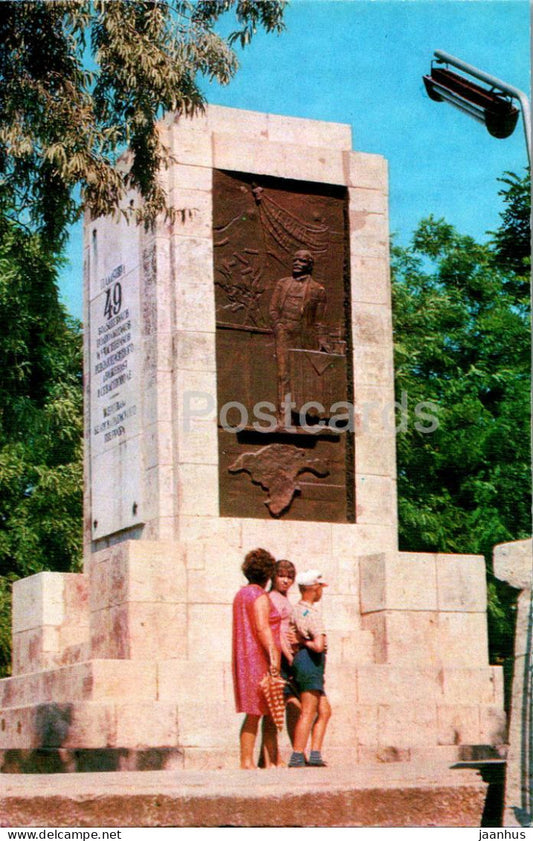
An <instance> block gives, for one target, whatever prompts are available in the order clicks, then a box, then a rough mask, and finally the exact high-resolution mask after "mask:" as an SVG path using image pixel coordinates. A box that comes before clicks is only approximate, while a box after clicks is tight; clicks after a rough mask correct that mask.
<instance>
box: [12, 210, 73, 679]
mask: <svg viewBox="0 0 533 841" xmlns="http://www.w3.org/2000/svg"><path fill="white" fill-rule="evenodd" d="M58 264H59V261H58V260H57V259H56V258H54V257H53V256H51V255H50V254H49V252H48V250H47V249H45V248H43V244H42V240H41V237H40V236H39V235H37V234H31V233H29V232H27V231H24V230H23V229H22V228H20V227H18V226H16V225H15V224H14V223H12V222H11V221H10V220H8V219H6V218H5V217H3V218H2V217H0V323H1V324H2V325H3V330H2V331H1V332H0V358H1V359H2V366H1V367H0V669H1V668H2V666H3V667H4V668H5V667H6V663H7V657H8V655H7V653H6V652H7V651H8V649H9V625H10V620H9V614H10V602H9V593H10V586H11V581H12V580H14V579H16V578H20V577H22V576H25V575H31V574H32V573H35V572H40V571H41V570H43V569H53V570H61V571H68V570H75V569H77V568H78V567H79V564H80V559H81V538H82V535H81V524H82V480H83V469H82V425H83V420H82V398H83V393H82V354H81V331H80V326H79V324H78V323H75V322H74V321H72V320H71V319H69V318H68V316H67V315H66V313H65V311H64V309H63V307H62V306H61V305H60V303H59V301H58V294H57V286H56V274H57V269H58Z"/></svg>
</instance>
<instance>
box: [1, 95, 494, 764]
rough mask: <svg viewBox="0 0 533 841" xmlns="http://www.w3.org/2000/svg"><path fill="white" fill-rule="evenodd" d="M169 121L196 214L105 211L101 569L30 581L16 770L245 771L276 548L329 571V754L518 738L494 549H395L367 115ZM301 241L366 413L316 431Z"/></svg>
mask: <svg viewBox="0 0 533 841" xmlns="http://www.w3.org/2000/svg"><path fill="white" fill-rule="evenodd" d="M161 132H162V135H163V140H164V142H166V143H167V144H168V145H169V147H170V148H171V151H172V154H173V156H174V160H173V163H172V165H171V166H170V168H169V170H168V171H166V172H164V173H162V175H161V177H162V179H163V180H164V182H165V185H166V187H167V190H168V193H169V198H170V201H171V203H172V204H173V206H174V207H175V208H176V210H177V214H176V219H175V221H174V222H163V221H161V222H160V223H159V225H158V227H157V229H156V230H155V231H154V232H152V233H145V232H144V231H142V230H140V229H137V228H135V227H129V226H127V225H126V224H125V223H124V222H115V221H112V220H109V219H99V220H96V221H91V220H87V223H86V249H85V254H86V261H85V267H86V268H85V276H86V315H85V323H86V348H85V370H86V374H87V377H86V382H87V386H86V424H85V428H86V500H85V565H84V572H83V573H82V574H79V575H74V574H68V575H64V574H60V573H41V574H39V575H35V576H32V577H31V578H29V579H25V580H23V581H20V582H17V583H16V584H15V587H14V619H13V633H14V658H13V677H11V678H8V679H5V680H3V681H0V706H1V712H0V722H1V726H0V750H1V751H2V757H3V765H2V767H3V770H5V771H21V770H35V769H41V770H45V769H49V770H87V769H88V768H93V769H94V768H95V767H99V768H105V769H108V770H111V769H122V768H127V769H135V768H137V769H141V768H171V767H172V768H175V767H184V768H191V769H194V768H203V769H209V768H220V767H232V766H233V767H235V765H236V763H237V753H238V732H239V728H240V724H241V721H240V716H237V715H236V714H235V712H234V703H233V686H232V678H231V604H232V600H233V597H234V595H235V593H236V592H237V590H238V589H239V587H240V586H242V584H243V583H244V581H243V578H242V574H241V572H240V567H241V564H242V560H243V557H244V555H245V554H246V552H248V551H249V550H250V549H253V548H255V547H258V546H263V547H264V548H266V549H268V550H269V551H270V552H272V554H273V555H274V556H275V557H276V558H289V559H290V560H291V561H292V562H293V563H294V564H295V566H296V568H297V569H305V568H308V567H310V566H311V567H319V568H320V569H321V570H322V572H323V574H324V577H325V580H326V581H328V583H329V587H328V590H327V592H326V595H325V597H324V600H323V611H324V620H325V625H326V628H327V629H328V646H329V647H328V665H327V691H328V695H329V696H330V698H331V702H332V707H333V717H332V719H331V723H330V726H329V728H328V733H327V737H326V744H325V754H326V755H327V757H328V759H330V761H331V762H332V764H334V763H335V762H336V761H337V758H338V760H339V762H342V764H344V765H345V764H346V762H347V760H348V761H351V762H354V763H355V762H357V763H362V762H369V761H376V760H380V761H395V760H412V759H417V758H428V757H440V758H441V759H442V758H445V759H447V760H449V761H450V762H451V761H454V760H456V759H461V758H463V759H468V758H470V757H471V755H472V750H473V748H472V746H475V748H476V750H477V751H478V752H479V750H481V748H480V747H479V746H483V749H484V750H485V752H486V753H490V752H491V751H493V752H494V751H497V750H498V749H500V748H501V746H502V744H503V742H504V741H505V719H504V714H503V700H502V675H501V669H500V668H498V667H492V666H490V665H489V663H488V654H487V631H486V590H485V570H484V562H483V559H482V558H479V557H474V556H470V555H464V556H458V555H457V556H455V555H440V554H411V553H404V552H398V549H397V514H396V465H395V425H394V383H393V365H392V326H391V303H390V284H389V268H388V249H389V244H388V221H387V189H388V188H387V172H386V164H385V161H384V160H383V159H382V158H380V157H379V156H376V155H367V154H364V153H360V152H353V151H352V150H351V133H350V128H349V127H348V126H344V125H338V124H331V123H320V122H316V121H312V120H299V119H293V118H286V117H277V116H274V115H270V114H259V113H251V112H243V111H236V110H233V109H226V108H219V107H215V106H210V107H209V108H208V109H207V111H206V113H205V115H203V116H201V117H198V118H195V119H185V118H180V119H176V120H175V119H174V117H173V116H169V117H168V118H166V119H165V121H163V123H162V125H161ZM302 248H305V249H306V250H307V251H308V252H310V253H311V254H312V255H313V256H314V268H313V281H312V283H311V281H310V280H309V281H306V284H307V285H306V289H307V290H308V292H306V293H305V295H309V298H305V297H304V299H302V300H303V301H304V303H303V304H302V307H303V310H305V307H306V306H307V305H308V302H309V301H311V298H312V294H316V295H319V294H320V295H322V293H321V292H320V293H319V292H317V289H319V288H322V289H323V290H325V293H324V294H326V295H327V311H326V319H329V320H328V323H327V324H326V327H324V326H321V330H322V331H323V332H324V330H325V329H326V328H327V330H326V332H327V331H329V333H328V335H329V336H330V338H331V337H332V341H334V342H335V345H334V347H333V345H332V348H333V350H334V353H332V356H333V355H334V356H335V359H336V360H338V358H342V365H340V363H336V364H338V367H339V366H340V367H339V370H341V371H342V377H341V376H337V377H335V378H332V382H333V383H334V386H335V389H334V391H331V388H332V386H331V383H330V384H329V385H328V387H327V388H326V385H327V384H326V385H324V388H323V389H322V391H321V392H320V393H321V396H322V397H323V398H324V395H326V394H330V391H331V394H335V395H337V392H339V390H340V392H342V394H340V393H339V394H338V395H337V396H338V401H337V402H339V403H343V404H344V406H343V408H344V410H345V411H346V413H347V414H346V419H345V421H344V422H343V423H341V424H340V426H335V427H333V433H331V430H328V431H327V434H322V435H321V434H319V435H315V436H314V437H313V435H312V434H310V433H308V432H306V430H305V423H304V422H305V413H304V414H303V415H300V420H299V421H296V422H297V423H300V426H297V427H296V429H295V430H292V431H291V430H289V431H287V429H286V428H284V429H283V430H280V429H279V426H276V422H275V415H276V412H277V410H278V409H279V406H276V399H277V393H278V386H279V377H280V371H279V359H278V357H277V355H276V346H275V342H274V335H273V331H272V325H271V323H270V321H269V302H271V300H272V298H273V295H274V290H275V289H277V288H279V284H280V283H282V284H285V282H286V281H288V280H290V275H291V260H292V255H293V253H294V251H295V250H298V249H300V250H301V249H302ZM284 275H285V277H284ZM313 284H315V286H313ZM285 285H286V284H285ZM313 290H314V291H313ZM311 293H312V294H311ZM296 350H299V348H296ZM300 350H301V348H300ZM278 353H279V351H278ZM343 354H344V355H343ZM315 374H316V377H319V376H320V375H321V374H320V371H315ZM315 374H313V376H315ZM290 376H291V377H292V378H293V380H294V382H296V379H297V378H298V376H299V375H298V372H297V371H295V370H292V371H291V374H290ZM306 376H307V375H306ZM316 377H315V378H316ZM295 378H296V379H295ZM300 379H301V377H300ZM308 380H309V382H310V379H309V377H308V378H307V379H306V380H305V383H307V385H308ZM298 382H300V380H298ZM302 382H303V381H302ZM328 382H329V381H328ZM305 383H304V385H305ZM296 384H297V383H296ZM300 385H302V383H300ZM302 388H303V386H302ZM306 388H307V386H306ZM328 389H329V391H328ZM302 393H304V392H303V391H302ZM305 393H307V392H305ZM324 400H325V398H324ZM326 402H327V401H326ZM259 404H261V408H262V411H263V413H264V412H265V411H266V410H267V409H268V412H267V414H268V415H269V416H270V417H272V416H274V424H273V426H271V427H270V428H269V429H268V430H267V429H266V427H267V426H268V419H267V421H265V419H264V414H263V415H261V414H259V413H258V406H259ZM266 404H268V405H266ZM300 408H301V407H298V406H296V412H298V410H299V409H300ZM415 408H416V407H409V411H410V413H411V414H410V415H409V422H416V421H415V418H416V415H414V414H413V410H414V409H415ZM339 411H340V409H339V407H338V406H337V408H336V409H335V407H334V406H323V407H322V408H319V409H318V414H317V417H318V418H319V419H320V422H324V423H326V422H327V423H329V422H331V418H332V416H335V413H336V412H337V413H338V412H339ZM235 412H236V413H237V414H236V415H235ZM232 413H233V414H232ZM245 415H246V417H245ZM294 419H295V415H294V412H293V413H292V415H291V414H290V413H289V420H290V421H291V422H292V421H294ZM256 421H257V423H258V424H259V428H258V427H257V426H255V427H254V423H255V422H256ZM285 426H286V425H285ZM302 433H303V434H302ZM428 434H429V433H428ZM293 597H295V596H293ZM288 747H289V746H288V743H287V739H286V736H284V737H283V739H282V750H283V752H284V753H285V752H286V751H287V750H288ZM47 763H48V764H47Z"/></svg>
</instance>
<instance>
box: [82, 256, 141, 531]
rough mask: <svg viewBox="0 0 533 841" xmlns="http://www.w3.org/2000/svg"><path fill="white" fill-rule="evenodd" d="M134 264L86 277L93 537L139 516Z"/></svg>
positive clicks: (137, 330)
mask: <svg viewBox="0 0 533 841" xmlns="http://www.w3.org/2000/svg"><path fill="white" fill-rule="evenodd" d="M139 309H140V308H139V269H138V265H135V266H133V267H129V266H128V263H127V259H125V260H124V262H122V261H121V262H118V263H116V265H114V266H113V267H112V268H111V269H110V270H109V271H108V272H107V273H105V274H102V275H101V276H98V275H96V276H95V277H94V278H93V282H92V283H91V298H90V302H89V348H90V377H91V380H90V453H91V460H90V469H91V514H92V528H91V532H92V538H93V540H95V539H97V538H100V537H104V536H106V535H108V534H112V533H113V532H116V531H120V530H122V529H125V528H129V527H131V526H133V525H137V524H139V523H140V522H142V519H141V517H142V499H141V448H140V432H141V430H140V420H141V389H140V364H141V360H140V322H139Z"/></svg>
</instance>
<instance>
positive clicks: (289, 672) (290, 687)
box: [280, 654, 298, 700]
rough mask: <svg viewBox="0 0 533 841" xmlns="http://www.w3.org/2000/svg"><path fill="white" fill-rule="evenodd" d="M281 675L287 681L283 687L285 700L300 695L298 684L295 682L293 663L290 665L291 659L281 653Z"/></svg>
mask: <svg viewBox="0 0 533 841" xmlns="http://www.w3.org/2000/svg"><path fill="white" fill-rule="evenodd" d="M280 674H281V677H282V678H283V679H284V680H286V681H287V683H286V684H285V686H284V688H283V695H284V697H285V700H287V699H288V698H290V697H292V696H294V697H295V698H297V697H298V690H297V689H296V684H295V682H294V672H293V668H292V666H291V665H289V661H288V660H287V658H286V657H285V655H284V654H282V655H281V668H280Z"/></svg>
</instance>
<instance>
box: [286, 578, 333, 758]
mask: <svg viewBox="0 0 533 841" xmlns="http://www.w3.org/2000/svg"><path fill="white" fill-rule="evenodd" d="M296 583H297V585H298V588H299V590H300V596H301V598H300V601H299V602H298V604H297V605H295V607H294V609H293V612H292V617H291V623H292V625H293V626H294V628H295V630H296V633H297V635H298V638H299V640H300V644H299V650H298V651H297V652H296V654H295V655H294V660H293V663H292V667H293V677H294V682H295V684H296V687H297V689H298V690H299V692H300V699H301V704H302V711H301V713H300V717H299V719H298V722H297V724H296V730H295V733H294V743H293V752H292V756H291V758H290V761H289V768H302V767H304V766H305V765H310V766H314V767H318V768H323V767H324V766H325V765H326V763H325V762H324V760H323V759H322V754H321V750H322V743H323V741H324V736H325V733H326V727H327V724H328V721H329V719H330V717H331V706H330V703H329V701H328V699H327V697H326V693H325V692H324V670H325V666H326V648H327V643H326V632H325V629H324V625H323V623H322V617H321V615H320V613H319V611H318V610H317V608H316V607H315V605H316V603H317V602H319V601H320V599H321V598H322V591H323V588H324V587H327V584H326V582H325V581H324V580H323V577H322V573H321V572H320V571H319V570H317V569H308V570H306V571H305V572H301V573H299V574H298V575H297V576H296ZM309 736H311V752H310V754H309V759H308V760H306V758H305V748H306V745H307V742H308V739H309Z"/></svg>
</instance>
